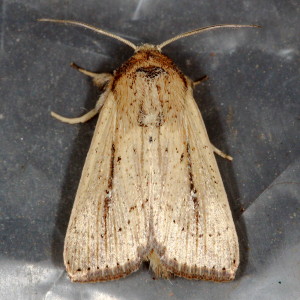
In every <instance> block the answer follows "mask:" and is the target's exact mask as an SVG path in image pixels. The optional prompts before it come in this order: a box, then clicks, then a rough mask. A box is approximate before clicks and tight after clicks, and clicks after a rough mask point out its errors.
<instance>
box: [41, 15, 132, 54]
mask: <svg viewBox="0 0 300 300" xmlns="http://www.w3.org/2000/svg"><path fill="white" fill-rule="evenodd" d="M38 21H40V22H54V23H63V24H71V25H76V26H80V27H84V28H87V29H90V30H92V31H95V32H97V33H101V34H103V35H106V36H109V37H111V38H113V39H116V40H119V41H120V42H122V43H124V44H126V45H128V46H129V47H131V48H133V49H134V50H136V49H137V46H136V45H135V44H133V43H132V42H130V41H128V40H126V39H123V38H121V37H120V36H117V35H115V34H113V33H110V32H108V31H105V30H102V29H100V28H97V27H94V26H92V25H88V24H86V23H83V22H77V21H71V20H55V19H38Z"/></svg>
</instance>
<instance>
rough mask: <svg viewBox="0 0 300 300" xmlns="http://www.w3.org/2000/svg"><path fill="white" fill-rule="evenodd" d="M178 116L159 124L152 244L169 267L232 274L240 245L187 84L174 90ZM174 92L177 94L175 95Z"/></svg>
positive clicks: (201, 274)
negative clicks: (158, 177) (183, 91)
mask: <svg viewBox="0 0 300 300" xmlns="http://www.w3.org/2000/svg"><path fill="white" fill-rule="evenodd" d="M172 95H173V102H172V106H173V110H174V114H176V121H174V120H172V122H168V123H166V126H162V127H161V128H160V140H161V141H162V144H161V145H160V148H161V156H162V157H163V159H162V162H163V163H162V165H161V181H160V182H161V187H162V188H161V194H160V196H159V197H157V199H156V201H155V202H154V206H153V218H154V222H153V224H154V225H155V226H154V228H153V231H154V237H155V250H156V252H157V254H158V256H159V257H160V261H161V263H162V265H163V267H165V268H166V269H167V271H169V272H170V273H174V274H175V275H178V276H182V277H186V278H190V279H207V280H214V281H227V280H232V279H233V278H234V276H235V271H236V269H237V267H238V264H239V248H238V239H237V235H236V231H235V226H234V223H233V220H232V216H231V211H230V207H229V204H228V200H227V196H226V193H225V189H224V186H223V183H222V179H221V176H220V173H219V170H218V166H217V163H216V160H215V157H214V153H213V151H212V149H211V146H210V141H209V138H208V136H207V132H206V129H205V126H204V123H203V120H202V117H201V115H200V111H199V109H198V107H197V104H196V103H195V100H194V99H193V96H192V90H191V87H189V89H188V91H187V93H186V95H185V96H184V108H182V110H180V109H181V108H180V106H181V104H180V105H178V104H179V103H182V101H183V100H182V99H180V98H178V97H181V95H180V94H176V93H173V94H172ZM177 96H178V97H177Z"/></svg>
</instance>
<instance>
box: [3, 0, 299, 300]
mask: <svg viewBox="0 0 300 300" xmlns="http://www.w3.org/2000/svg"><path fill="white" fill-rule="evenodd" d="M299 10H300V5H299V3H298V2H297V1H293V0H287V1H279V0H268V1H266V0H263V1H237V0H236V1H192V0H185V1H158V0H157V1H132V0H119V1H117V0H114V1H79V0H76V1H36V0H34V1H33V0H31V1H8V0H3V1H2V3H1V18H0V22H1V27H0V28H1V38H0V49H1V52H0V53H1V68H0V94H1V103H0V124H1V127H0V141H1V147H0V155H1V157H0V160H1V161H0V164H1V168H0V172H1V176H0V197H1V203H0V205H1V207H0V225H1V226H0V255H1V257H0V265H1V268H0V299H3V300H6V299H7V300H8V299H47V300H48V299H73V300H74V299H149V300H150V299H210V300H211V299H247V300H248V299H300V284H299V283H300V259H299V257H300V250H299V249H300V248H299V247H300V234H299V232H300V231H299V225H300V216H299V207H300V206H299V202H300V201H299V198H300V196H299V195H300V179H299V174H300V160H299V150H300V147H299V144H300V143H299V141H300V139H299V132H300V130H299V129H300V128H299V123H300V120H299V118H300V102H299V101H300V91H299V86H300V85H299V32H300V26H299V25H300V19H299ZM42 17H48V18H58V19H72V20H78V21H83V22H87V23H89V24H92V25H95V26H98V27H101V28H103V29H106V30H108V31H111V32H113V33H115V34H119V35H121V36H122V37H124V38H126V39H129V40H131V41H132V42H133V43H136V44H140V43H145V42H148V43H153V44H155V43H161V42H162V41H164V40H167V39H169V38H170V37H172V36H175V35H176V34H179V33H182V32H185V31H189V30H192V29H195V28H198V27H202V26H207V25H213V24H220V23H237V24H259V25H262V26H263V28H262V29H246V28H245V29H236V30H233V29H224V30H222V29H220V30H218V31H211V32H206V33H203V34H202V35H198V36H193V37H188V38H185V39H183V40H180V41H177V42H175V43H173V44H171V45H169V46H167V47H166V48H165V49H164V53H166V54H167V55H168V56H170V57H171V58H172V59H173V60H174V61H175V63H176V64H177V65H178V66H179V67H180V68H181V69H182V71H183V72H184V73H185V74H186V75H188V76H189V77H190V78H192V79H197V78H200V77H202V76H203V75H208V76H209V80H208V81H206V82H205V83H203V84H202V85H201V86H198V87H197V88H196V89H195V99H196V100H197V102H198V104H199V107H200V109H201V112H202V115H203V117H204V120H205V122H206V126H207V129H208V132H209V135H210V138H211V140H212V142H213V143H214V144H215V145H216V146H217V147H218V148H220V149H222V150H224V151H225V152H227V153H229V154H230V155H232V156H233V157H234V160H233V162H232V163H231V162H228V161H226V160H224V159H220V158H218V163H219V166H220V170H221V174H222V177H223V181H224V183H225V187H226V190H227V192H228V197H229V200H230V204H231V207H232V211H233V215H234V220H235V223H236V226H237V229H238V235H239V240H240V245H241V247H240V248H241V265H240V268H239V272H238V274H237V277H236V280H235V281H233V282H230V283H221V284H218V283H213V282H204V281H189V280H185V279H181V278H175V279H171V280H153V279H152V277H153V274H151V273H150V272H149V270H148V268H147V266H145V265H144V266H143V267H142V268H141V270H139V271H138V272H136V273H134V274H132V275H131V276H128V277H127V278H125V279H122V280H118V281H112V282H106V283H95V284H74V283H71V282H70V280H69V279H68V277H67V275H66V272H65V270H64V266H63V262H62V250H63V240H64V236H65V231H66V226H67V224H68V220H69V215H70V210H71V208H72V204H73V200H74V196H75V193H76V189H77V185H78V181H79V179H80V174H81V170H82V167H83V163H84V159H85V156H86V153H87V151H88V148H89V144H90V140H91V137H92V135H93V129H94V126H95V122H96V120H95V119H94V120H92V121H90V122H88V123H86V124H81V125H67V124H63V123H60V122H58V121H56V120H54V119H53V118H51V116H50V111H51V110H54V111H55V112H57V113H60V114H62V115H65V116H79V115H81V114H83V113H84V112H86V111H87V110H89V109H91V108H92V107H93V106H94V104H95V102H96V100H97V97H98V96H99V91H98V90H97V89H96V88H94V87H93V86H92V84H91V81H90V79H88V78H87V77H85V76H84V75H82V74H80V73H79V72H76V71H75V70H74V69H72V68H70V67H69V66H68V65H69V63H70V62H72V61H74V62H75V63H77V64H79V65H80V66H82V67H84V68H86V69H89V70H92V71H97V72H112V71H113V70H114V69H116V68H117V67H118V66H120V64H121V63H122V62H124V61H125V60H126V59H128V58H129V57H130V55H131V54H132V49H130V48H129V47H128V46H126V45H123V44H121V43H120V42H118V41H116V40H112V39H110V38H108V37H104V36H101V35H96V34H94V33H92V32H90V31H87V30H83V29H80V28H76V27H72V26H64V25H61V24H52V23H38V22H36V19H37V18H42Z"/></svg>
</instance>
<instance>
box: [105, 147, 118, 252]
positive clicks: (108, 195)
mask: <svg viewBox="0 0 300 300" xmlns="http://www.w3.org/2000/svg"><path fill="white" fill-rule="evenodd" d="M115 152H116V150H115V145H114V144H112V145H111V156H110V174H109V177H108V182H107V188H108V190H106V191H105V192H106V197H105V199H104V213H103V219H104V235H105V236H106V235H107V218H108V214H109V205H110V203H111V191H112V189H113V179H114V164H115ZM105 248H106V249H107V239H105Z"/></svg>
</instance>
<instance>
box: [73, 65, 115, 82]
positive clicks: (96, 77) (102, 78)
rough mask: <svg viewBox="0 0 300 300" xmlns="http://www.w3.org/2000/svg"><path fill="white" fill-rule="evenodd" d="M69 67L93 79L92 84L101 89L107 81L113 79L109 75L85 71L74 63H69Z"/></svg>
mask: <svg viewBox="0 0 300 300" xmlns="http://www.w3.org/2000/svg"><path fill="white" fill-rule="evenodd" d="M70 66H71V67H72V68H74V69H75V70H77V71H79V72H81V73H83V74H85V75H87V76H89V77H92V78H93V83H94V85H96V86H97V87H99V88H102V87H103V86H104V85H105V84H106V83H107V82H108V81H110V80H111V79H112V78H113V75H111V74H109V73H94V72H91V71H88V70H85V69H83V68H81V67H79V66H78V65H76V64H75V63H73V62H72V63H71V64H70Z"/></svg>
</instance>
